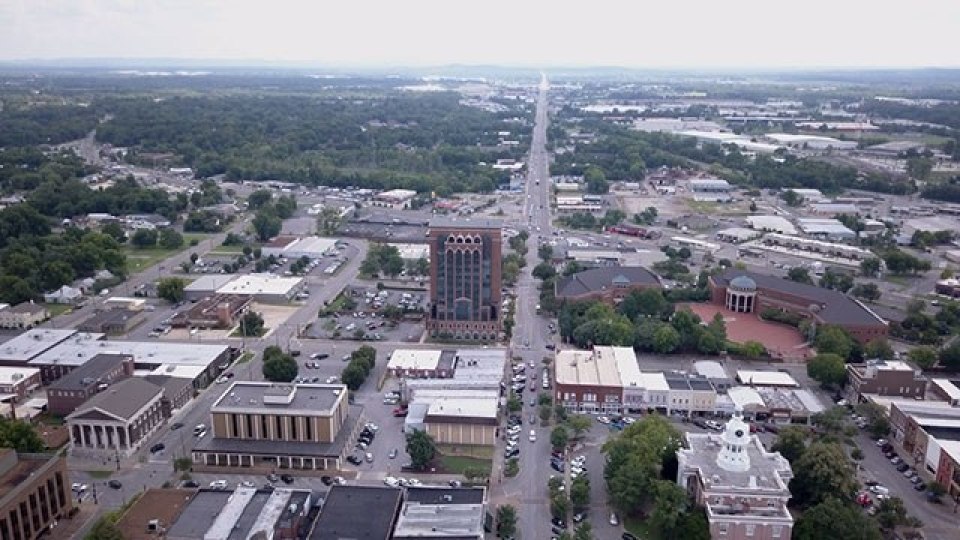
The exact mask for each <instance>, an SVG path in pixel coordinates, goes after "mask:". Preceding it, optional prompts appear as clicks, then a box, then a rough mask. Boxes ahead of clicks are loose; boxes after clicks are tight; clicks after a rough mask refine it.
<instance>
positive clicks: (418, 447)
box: [407, 429, 437, 471]
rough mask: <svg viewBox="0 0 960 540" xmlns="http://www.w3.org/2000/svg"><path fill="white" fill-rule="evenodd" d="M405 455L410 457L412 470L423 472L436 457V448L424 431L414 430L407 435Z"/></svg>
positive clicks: (431, 438)
mask: <svg viewBox="0 0 960 540" xmlns="http://www.w3.org/2000/svg"><path fill="white" fill-rule="evenodd" d="M407 454H409V455H410V462H411V464H412V465H413V468H414V469H416V470H418V471H422V470H424V469H425V468H426V467H427V465H429V464H430V462H431V461H433V458H434V457H436V455H437V446H436V444H435V443H434V442H433V437H431V436H430V434H429V433H427V432H426V431H422V430H419V429H418V430H414V431H413V433H411V434H409V435H407Z"/></svg>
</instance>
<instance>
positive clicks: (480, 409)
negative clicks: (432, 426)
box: [426, 397, 499, 425]
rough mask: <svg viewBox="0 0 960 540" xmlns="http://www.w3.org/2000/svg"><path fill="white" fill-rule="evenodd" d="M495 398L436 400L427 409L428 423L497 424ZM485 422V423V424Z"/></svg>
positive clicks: (496, 399)
mask: <svg viewBox="0 0 960 540" xmlns="http://www.w3.org/2000/svg"><path fill="white" fill-rule="evenodd" d="M498 403H499V401H498V398H496V397H488V398H461V397H449V398H437V399H434V400H433V401H432V402H431V403H430V406H429V408H428V409H427V415H426V420H427V421H428V422H431V421H432V422H444V421H448V422H457V423H492V424H494V425H495V424H496V423H497V405H498ZM485 421H486V422H485Z"/></svg>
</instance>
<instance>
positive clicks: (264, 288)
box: [217, 274, 303, 295]
mask: <svg viewBox="0 0 960 540" xmlns="http://www.w3.org/2000/svg"><path fill="white" fill-rule="evenodd" d="M302 283H303V278H300V277H281V276H275V275H273V274H248V275H245V276H240V277H238V278H237V279H235V280H233V281H231V282H229V283H227V284H226V285H224V286H223V287H220V288H219V289H217V292H218V293H220V294H249V295H256V294H269V295H287V294H290V292H291V291H292V290H294V289H296V288H297V287H299V286H300V285H301V284H302Z"/></svg>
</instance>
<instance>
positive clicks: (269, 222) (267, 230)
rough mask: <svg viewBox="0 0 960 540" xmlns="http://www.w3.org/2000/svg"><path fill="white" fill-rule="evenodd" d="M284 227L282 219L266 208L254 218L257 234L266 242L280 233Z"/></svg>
mask: <svg viewBox="0 0 960 540" xmlns="http://www.w3.org/2000/svg"><path fill="white" fill-rule="evenodd" d="M282 228H283V220H281V219H280V218H279V217H277V215H276V214H275V213H274V212H268V211H266V209H264V210H261V211H259V212H257V215H256V216H254V218H253V230H254V232H256V234H257V239H258V240H260V241H261V242H266V241H267V240H270V239H271V238H273V237H274V236H276V235H278V234H280V229H282Z"/></svg>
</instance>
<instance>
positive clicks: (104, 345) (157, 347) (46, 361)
mask: <svg viewBox="0 0 960 540" xmlns="http://www.w3.org/2000/svg"><path fill="white" fill-rule="evenodd" d="M88 335H90V334H78V335H77V336H76V337H72V338H70V339H68V340H66V341H64V342H62V343H60V344H59V345H57V346H55V347H53V348H51V349H49V350H48V351H46V352H44V353H43V354H41V355H39V356H37V357H36V358H34V359H33V360H31V361H30V362H29V363H30V365H32V366H33V365H55V364H56V365H64V366H80V365H83V364H85V363H86V362H87V360H89V359H91V358H93V357H94V356H96V355H98V354H105V353H113V354H128V355H131V356H133V359H134V362H135V363H137V364H155V365H158V366H160V365H165V364H166V365H195V366H209V365H210V364H211V363H213V362H214V361H215V360H216V359H217V358H219V357H220V356H221V355H222V354H224V353H225V352H226V351H227V349H228V348H229V347H228V346H227V345H216V344H212V343H178V342H170V341H157V340H153V341H109V340H107V341H101V340H98V339H95V338H92V337H91V338H88V337H86V336H88ZM93 335H94V336H96V334H93Z"/></svg>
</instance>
